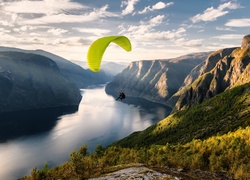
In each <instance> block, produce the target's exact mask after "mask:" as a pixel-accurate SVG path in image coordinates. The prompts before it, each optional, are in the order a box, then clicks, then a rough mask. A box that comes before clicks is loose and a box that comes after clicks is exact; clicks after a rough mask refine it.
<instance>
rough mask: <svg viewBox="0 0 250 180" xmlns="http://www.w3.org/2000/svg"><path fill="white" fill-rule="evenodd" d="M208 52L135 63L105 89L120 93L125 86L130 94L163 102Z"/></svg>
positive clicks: (125, 90) (114, 93)
mask: <svg viewBox="0 0 250 180" xmlns="http://www.w3.org/2000/svg"><path fill="white" fill-rule="evenodd" d="M208 54H209V52H204V53H193V54H188V55H185V56H181V57H178V58H173V59H167V60H142V61H136V62H132V63H131V64H130V65H129V66H128V67H127V68H126V69H124V70H123V71H122V73H120V74H118V75H117V76H115V77H114V79H113V81H112V82H110V83H109V84H108V85H107V86H106V92H107V93H108V94H112V95H115V96H117V93H118V92H119V91H120V90H121V89H122V90H123V91H124V92H125V93H126V95H127V96H132V97H140V98H145V99H148V100H151V101H156V102H160V103H163V104H164V103H166V101H167V100H168V99H169V98H170V97H171V96H172V95H173V94H174V93H176V92H177V91H178V89H179V88H180V87H181V86H182V84H183V81H184V79H185V78H186V76H187V75H188V74H189V73H190V71H191V70H192V69H193V68H194V67H195V66H196V65H198V64H200V63H201V62H203V61H204V60H205V59H206V58H207V56H208Z"/></svg>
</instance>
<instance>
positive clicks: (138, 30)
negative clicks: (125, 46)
mask: <svg viewBox="0 0 250 180" xmlns="http://www.w3.org/2000/svg"><path fill="white" fill-rule="evenodd" d="M164 18H165V16H164V15H158V16H155V17H153V18H151V19H149V20H148V21H141V22H140V24H139V25H129V26H125V25H124V24H123V25H121V26H119V27H118V28H119V29H121V31H120V34H126V35H128V36H129V37H131V38H132V39H134V40H136V41H138V42H140V43H141V44H145V43H146V44H148V43H151V42H154V44H155V42H156V41H158V42H160V41H165V40H170V41H174V40H175V39H177V38H181V37H183V36H184V35H185V32H186V30H185V29H184V28H178V29H173V30H168V31H156V30H155V29H156V27H157V26H159V25H161V24H162V23H163V22H164Z"/></svg>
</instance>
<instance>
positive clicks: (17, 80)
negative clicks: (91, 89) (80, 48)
mask: <svg viewBox="0 0 250 180" xmlns="http://www.w3.org/2000/svg"><path fill="white" fill-rule="evenodd" d="M0 87H1V88H0V113H3V112H10V111H20V110H29V109H39V108H48V107H59V106H68V105H78V104H79V102H80V100H81V94H80V92H79V89H78V88H77V87H76V86H75V85H74V84H73V83H72V82H70V81H69V80H67V79H66V78H64V77H63V75H62V74H61V72H60V70H59V68H58V66H57V64H56V63H55V62H54V61H52V60H51V59H49V58H47V57H44V56H40V55H36V54H30V53H21V52H0Z"/></svg>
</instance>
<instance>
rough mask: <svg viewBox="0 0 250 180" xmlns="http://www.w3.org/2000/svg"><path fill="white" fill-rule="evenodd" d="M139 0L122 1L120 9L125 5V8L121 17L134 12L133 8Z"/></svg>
mask: <svg viewBox="0 0 250 180" xmlns="http://www.w3.org/2000/svg"><path fill="white" fill-rule="evenodd" d="M139 1H140V0H128V1H122V4H121V7H123V6H125V5H126V8H125V9H124V10H123V11H122V15H127V14H131V13H132V12H133V11H134V9H135V8H134V6H135V5H136V3H138V2H139Z"/></svg>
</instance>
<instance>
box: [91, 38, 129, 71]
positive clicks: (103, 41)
mask: <svg viewBox="0 0 250 180" xmlns="http://www.w3.org/2000/svg"><path fill="white" fill-rule="evenodd" d="M111 42H114V43H116V44H117V45H119V46H121V47H122V48H123V49H124V50H126V51H131V43H130V41H129V39H128V38H127V37H125V36H106V37H103V38H100V39H97V40H96V41H94V42H93V43H92V44H91V46H90V47H89V50H88V54H87V61H88V66H89V68H90V70H91V71H93V72H98V71H100V66H101V61H102V56H103V54H104V52H105V50H106V48H107V47H108V45H109V44H110V43H111Z"/></svg>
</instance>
